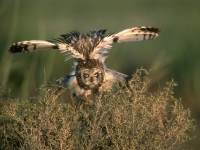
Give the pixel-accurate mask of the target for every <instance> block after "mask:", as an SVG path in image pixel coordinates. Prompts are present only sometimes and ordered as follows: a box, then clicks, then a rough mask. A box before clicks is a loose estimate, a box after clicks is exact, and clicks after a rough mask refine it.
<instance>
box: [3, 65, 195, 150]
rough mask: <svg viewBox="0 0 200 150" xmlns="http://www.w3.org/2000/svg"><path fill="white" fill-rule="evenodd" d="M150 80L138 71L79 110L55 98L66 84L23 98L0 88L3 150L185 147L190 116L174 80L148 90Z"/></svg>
mask: <svg viewBox="0 0 200 150" xmlns="http://www.w3.org/2000/svg"><path fill="white" fill-rule="evenodd" d="M148 83H149V78H148V71H146V70H144V69H139V70H137V71H136V73H135V74H134V75H133V77H132V79H131V80H130V81H129V82H128V85H126V84H125V83H121V84H120V85H117V86H116V89H115V90H114V91H109V92H106V93H100V94H99V95H97V96H94V97H90V98H88V99H87V100H86V101H85V102H83V103H82V105H81V106H80V107H78V108H77V107H76V106H73V105H70V104H66V103H63V102H62V101H61V100H60V99H59V96H60V95H61V94H62V93H63V92H64V91H65V89H64V88H60V89H59V90H58V88H57V87H54V86H45V87H43V88H42V89H41V90H42V91H43V93H42V94H39V96H38V97H36V98H30V99H29V100H27V101H23V102H20V101H19V100H18V99H16V98H12V96H10V94H8V93H4V92H1V105H0V107H1V109H0V117H1V118H0V145H1V149H6V150H7V149H23V150H44V149H45V150H46V149H52V150H67V149H74V150H81V149H83V150H98V149H101V150H103V149H106V150H107V149H111V150H113V149H118V150H128V149H131V150H134V149H155V150H156V149H158V150H161V149H185V148H186V147H187V142H188V141H189V140H191V136H190V135H189V131H190V130H194V120H193V119H191V117H190V111H189V110H185V109H184V108H183V106H182V104H181V102H180V100H179V99H176V98H174V97H173V87H174V86H175V85H176V84H175V83H174V82H173V81H171V82H168V83H167V85H166V87H165V88H164V89H163V90H160V91H158V92H156V93H154V94H152V93H149V92H148V91H147V89H148V86H147V85H148Z"/></svg>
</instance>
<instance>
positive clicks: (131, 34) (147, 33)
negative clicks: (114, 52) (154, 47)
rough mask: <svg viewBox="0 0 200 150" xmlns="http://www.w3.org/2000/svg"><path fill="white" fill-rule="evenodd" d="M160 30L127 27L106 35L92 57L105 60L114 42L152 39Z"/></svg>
mask: <svg viewBox="0 0 200 150" xmlns="http://www.w3.org/2000/svg"><path fill="white" fill-rule="evenodd" d="M159 32H161V30H160V29H159V28H154V27H146V26H142V27H134V28H130V29H126V30H123V31H121V32H118V33H114V34H109V35H108V36H106V37H104V38H103V39H102V40H101V42H99V44H98V45H97V46H96V47H95V48H94V50H93V52H92V53H91V55H90V56H91V58H94V59H101V60H102V61H104V60H105V58H106V56H104V54H105V53H108V50H109V49H111V47H112V46H111V44H112V43H116V42H118V43H120V42H131V41H142V40H152V39H155V38H156V37H157V36H158V33H159Z"/></svg>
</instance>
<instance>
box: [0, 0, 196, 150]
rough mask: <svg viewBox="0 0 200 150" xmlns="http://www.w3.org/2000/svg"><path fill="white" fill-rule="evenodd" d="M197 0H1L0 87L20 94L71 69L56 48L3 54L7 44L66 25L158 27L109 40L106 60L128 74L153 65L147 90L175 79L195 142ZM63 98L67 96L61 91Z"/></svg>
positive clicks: (78, 27)
mask: <svg viewBox="0 0 200 150" xmlns="http://www.w3.org/2000/svg"><path fill="white" fill-rule="evenodd" d="M199 8H200V1H198V0H191V1H184V2H183V1H180V0H179V1H172V0H170V1H162V2H161V1H158V0H154V1H143V0H141V1H129V0H124V1H120V0H110V1H104V0H103V1H92V0H87V1H72V0H65V1H64V0H48V1H47V0H43V1H41V0H34V1H27V0H15V1H6V0H0V86H2V87H3V89H5V90H7V89H11V90H12V92H13V93H14V95H15V96H17V97H19V98H21V99H25V98H27V97H29V96H31V97H32V96H35V95H36V94H37V92H36V89H37V88H39V87H40V86H41V85H42V84H45V83H47V82H55V81H56V79H58V78H60V77H62V76H64V75H66V74H68V73H69V72H70V71H71V65H72V60H70V61H68V62H64V57H63V55H62V54H60V53H59V51H55V50H49V51H39V52H35V53H27V54H22V55H21V54H16V55H11V54H9V53H8V51H7V50H8V47H9V45H10V44H12V43H14V42H17V41H23V40H31V39H43V40H45V39H47V40H48V39H51V38H56V37H59V35H60V34H64V33H67V32H69V31H71V30H79V31H80V32H83V33H87V32H88V31H89V30H93V29H105V28H106V29H107V33H110V32H118V31H121V30H123V29H126V28H131V27H134V26H143V25H146V26H153V27H159V28H161V29H162V32H161V33H160V36H159V37H158V38H157V39H156V40H152V41H142V42H131V43H121V44H113V48H112V50H111V51H110V53H109V57H108V59H107V60H106V64H107V66H108V67H109V68H111V69H114V70H117V71H119V72H123V73H125V74H128V75H132V73H133V72H134V71H135V70H136V68H141V67H143V68H146V69H152V71H151V72H152V73H151V78H152V82H151V83H150V90H151V91H152V92H153V91H157V90H159V88H162V87H163V86H164V83H165V82H166V81H169V80H170V79H171V78H174V80H175V81H176V82H178V87H177V88H176V89H175V95H176V97H177V98H182V103H183V105H184V106H185V108H189V109H190V110H191V112H192V116H193V118H195V119H196V120H197V129H196V131H195V133H192V134H194V135H196V136H197V137H196V138H195V139H194V140H193V141H192V148H193V149H198V145H199V141H200V127H199V125H200V59H199V57H200V42H199V40H200V30H199V27H200V17H199V15H200V9H199ZM64 97H66V98H67V97H69V93H66V95H65V96H64Z"/></svg>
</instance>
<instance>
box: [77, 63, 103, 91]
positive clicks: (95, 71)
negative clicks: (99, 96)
mask: <svg viewBox="0 0 200 150" xmlns="http://www.w3.org/2000/svg"><path fill="white" fill-rule="evenodd" d="M76 78H77V82H78V85H79V86H80V87H81V88H83V89H85V90H98V88H99V87H100V86H101V85H102V83H103V80H104V68H103V64H102V63H101V62H100V61H98V60H96V59H88V60H82V61H80V62H79V63H78V65H77V67H76Z"/></svg>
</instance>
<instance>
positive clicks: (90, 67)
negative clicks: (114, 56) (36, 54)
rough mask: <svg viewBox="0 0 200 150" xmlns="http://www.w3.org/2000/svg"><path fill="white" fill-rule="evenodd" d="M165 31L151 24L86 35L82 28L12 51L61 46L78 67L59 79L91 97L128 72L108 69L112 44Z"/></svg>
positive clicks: (75, 92)
mask: <svg viewBox="0 0 200 150" xmlns="http://www.w3.org/2000/svg"><path fill="white" fill-rule="evenodd" d="M160 31H161V30H160V29H159V28H153V27H149V26H141V27H134V28H130V29H126V30H123V31H121V32H117V33H111V34H108V35H105V33H106V30H93V31H89V32H88V33H87V34H86V35H83V34H82V33H80V32H78V31H71V32H70V33H67V34H63V35H61V37H60V38H58V39H53V40H49V41H44V40H30V41H22V42H17V43H13V44H12V45H10V47H9V52H10V53H25V52H33V51H36V50H46V49H59V50H60V51H61V52H62V53H66V60H69V59H71V58H74V65H73V68H74V70H73V71H72V72H71V73H69V74H68V75H67V76H65V77H62V78H60V79H58V80H57V82H58V83H60V84H64V85H65V86H66V87H67V88H68V89H69V90H70V91H71V93H72V94H73V95H75V96H76V97H77V98H80V97H87V95H90V94H94V93H96V92H98V91H106V90H109V89H111V88H112V86H113V84H114V83H115V82H116V81H117V80H123V79H124V78H125V77H127V75H125V74H122V73H119V72H116V71H114V70H111V69H108V68H107V67H106V65H105V63H104V62H105V59H106V58H107V56H105V54H106V53H108V52H109V49H111V47H112V46H111V44H112V43H116V42H119V43H120V42H130V41H142V40H151V39H155V38H156V37H157V36H158V33H159V32H160Z"/></svg>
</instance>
